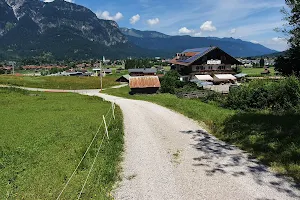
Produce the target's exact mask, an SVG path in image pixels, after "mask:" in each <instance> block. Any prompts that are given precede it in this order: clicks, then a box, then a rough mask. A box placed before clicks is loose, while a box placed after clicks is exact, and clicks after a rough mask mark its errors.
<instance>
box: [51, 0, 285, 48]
mask: <svg viewBox="0 0 300 200" xmlns="http://www.w3.org/2000/svg"><path fill="white" fill-rule="evenodd" d="M50 1H51V0H50ZM68 1H73V2H74V3H76V4H79V5H83V6H85V7H88V8H89V9H91V10H92V11H94V12H95V13H96V14H97V16H98V17H99V18H104V19H113V20H115V21H117V22H118V24H119V26H120V27H127V28H135V29H139V30H154V31H159V32H162V33H165V34H169V35H191V36H194V37H198V36H202V37H204V36H214V37H233V38H240V39H242V40H246V41H251V42H254V43H256V42H257V43H260V44H263V45H265V46H267V47H269V48H272V49H275V50H280V51H281V50H285V49H286V48H287V43H286V40H285V39H284V37H283V35H282V34H281V33H278V32H275V31H274V29H275V28H280V27H282V25H283V24H284V23H285V22H284V21H282V18H283V14H282V13H281V12H280V10H281V9H282V8H283V7H284V6H285V3H284V0H163V1H161V0H108V1H99V0H68Z"/></svg>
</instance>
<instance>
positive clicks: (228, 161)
mask: <svg viewBox="0 0 300 200" xmlns="http://www.w3.org/2000/svg"><path fill="white" fill-rule="evenodd" d="M83 94H88V95H92V96H99V97H102V98H104V99H105V100H108V101H113V102H115V103H116V104H118V105H119V106H120V107H121V109H122V112H123V115H124V126H125V153H124V162H123V170H124V172H123V175H122V181H121V183H120V185H119V187H118V189H116V191H115V198H116V199H117V200H119V199H122V200H123V199H124V200H125V199H126V200H129V199H134V200H144V199H145V200H146V199H147V200H148V199H149V200H150V199H151V200H152V199H153V200H167V199H168V200H169V199H170V200H185V199H186V200H197V199H199V200H206V199H207V200H219V199H220V200H227V199H228V200H235V199H236V200H238V199H239V200H240V199H242V200H248V199H249V200H250V199H251V200H271V199H272V200H273V199H276V200H289V199H300V192H299V190H298V189H296V188H295V186H294V185H293V183H291V182H289V181H287V180H285V179H283V178H280V177H279V176H277V175H276V174H275V173H273V172H271V171H270V170H269V169H268V168H267V167H266V166H264V165H262V164H260V163H259V162H257V161H256V160H254V159H251V158H248V157H249V156H248V155H247V153H245V152H242V151H241V150H239V149H238V148H236V147H234V146H231V145H228V144H226V143H224V142H221V141H219V140H218V139H216V138H215V137H213V136H212V135H210V134H208V133H207V132H206V131H205V130H203V129H202V128H201V127H200V126H199V124H198V123H197V122H195V121H193V120H191V119H189V118H187V117H185V116H183V115H181V114H178V113H176V112H174V111H171V110H169V109H167V108H164V107H162V106H159V105H156V104H153V103H149V102H145V101H138V100H129V99H123V98H120V97H114V96H110V95H106V94H99V93H98V92H97V91H94V92H91V91H89V92H83ZM199 112H201V111H199Z"/></svg>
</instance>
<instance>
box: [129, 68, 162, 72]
mask: <svg viewBox="0 0 300 200" xmlns="http://www.w3.org/2000/svg"><path fill="white" fill-rule="evenodd" d="M128 72H129V73H156V72H157V69H156V68H137V69H128Z"/></svg>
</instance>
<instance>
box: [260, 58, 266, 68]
mask: <svg viewBox="0 0 300 200" xmlns="http://www.w3.org/2000/svg"><path fill="white" fill-rule="evenodd" d="M259 65H260V66H261V67H264V66H265V59H263V58H261V59H260V61H259Z"/></svg>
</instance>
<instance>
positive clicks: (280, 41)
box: [272, 37, 287, 43]
mask: <svg viewBox="0 0 300 200" xmlns="http://www.w3.org/2000/svg"><path fill="white" fill-rule="evenodd" d="M272 41H274V42H276V43H287V40H286V39H285V38H281V37H274V38H272Z"/></svg>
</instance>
